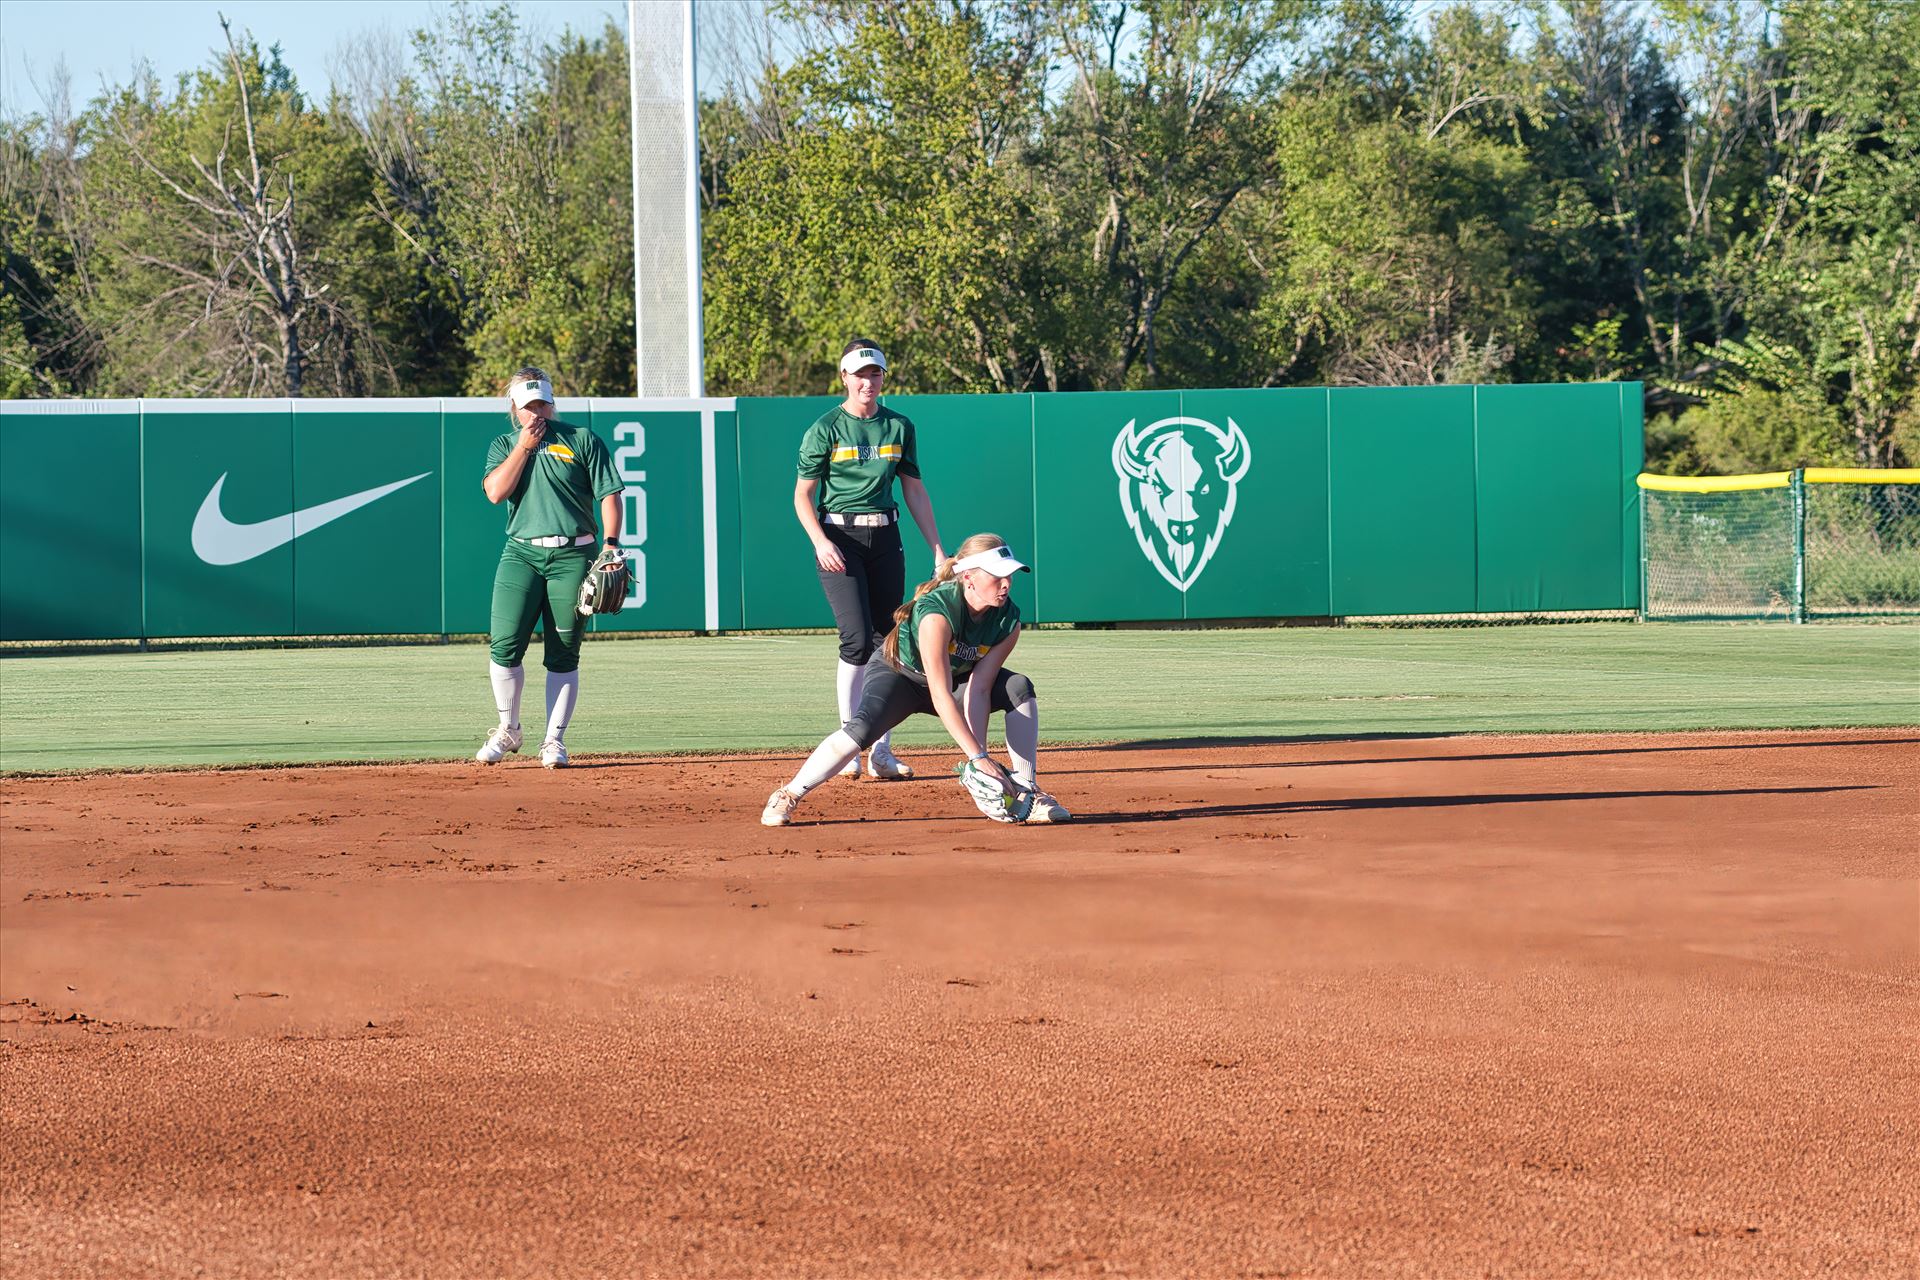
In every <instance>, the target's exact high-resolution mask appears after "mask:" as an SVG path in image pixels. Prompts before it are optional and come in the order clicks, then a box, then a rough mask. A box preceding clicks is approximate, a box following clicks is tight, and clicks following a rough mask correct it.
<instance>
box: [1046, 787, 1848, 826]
mask: <svg viewBox="0 0 1920 1280" xmlns="http://www.w3.org/2000/svg"><path fill="white" fill-rule="evenodd" d="M1884 789H1885V788H1884V787H1882V786H1880V785H1879V784H1876V783H1852V784H1848V785H1844V786H1831V787H1728V788H1724V789H1718V788H1708V789H1702V790H1681V789H1675V790H1668V791H1531V792H1529V791H1518V792H1510V793H1491V794H1485V795H1458V796H1353V797H1350V798H1346V799H1331V800H1274V801H1267V802H1262V803H1259V804H1201V805H1189V806H1187V807H1184V808H1169V809H1145V810H1136V811H1133V812H1124V811H1123V812H1113V813H1075V814H1074V815H1073V825H1074V826H1076V827H1084V826H1125V825H1130V824H1133V823H1141V822H1185V821H1190V820H1192V819H1194V818H1249V817H1260V816H1262V815H1270V814H1287V813H1340V812H1345V811H1351V810H1364V809H1452V808H1463V807H1468V806H1474V805H1489V804H1557V803H1565V802H1570V801H1576V800H1658V799H1669V798H1671V799H1683V800H1699V799H1707V798H1711V797H1716V796H1802V795H1827V794H1830V793H1832V792H1837V791H1881V790H1884Z"/></svg>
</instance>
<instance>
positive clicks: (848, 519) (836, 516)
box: [820, 511, 900, 529]
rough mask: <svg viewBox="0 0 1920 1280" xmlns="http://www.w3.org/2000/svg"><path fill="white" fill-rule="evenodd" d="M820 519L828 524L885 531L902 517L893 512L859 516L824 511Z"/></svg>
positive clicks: (875, 512) (869, 513) (877, 512)
mask: <svg viewBox="0 0 1920 1280" xmlns="http://www.w3.org/2000/svg"><path fill="white" fill-rule="evenodd" d="M820 518H821V519H822V520H823V521H825V522H826V523H828V524H850V525H853V526H854V527H855V528H857V529H884V528H886V527H887V526H888V525H890V524H892V523H893V522H894V521H895V520H898V519H899V518H900V517H899V516H897V515H896V514H894V513H893V512H891V511H873V512H868V513H866V514H864V515H857V516H853V515H847V514H846V513H844V512H840V511H822V512H821V513H820Z"/></svg>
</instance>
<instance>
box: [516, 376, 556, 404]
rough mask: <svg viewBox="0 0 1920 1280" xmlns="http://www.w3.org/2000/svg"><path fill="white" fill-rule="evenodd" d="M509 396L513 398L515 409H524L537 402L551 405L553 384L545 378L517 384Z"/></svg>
mask: <svg viewBox="0 0 1920 1280" xmlns="http://www.w3.org/2000/svg"><path fill="white" fill-rule="evenodd" d="M509 394H511V395H512V396H513V407H514V408H516V409H524V408H526V407H527V406H528V405H530V404H532V403H533V402H534V401H535V400H545V401H548V402H549V403H551V402H552V400H553V384H552V383H550V382H548V381H547V380H546V379H545V378H538V379H535V380H534V381H532V382H516V383H514V384H513V389H512V391H511V392H510V393H509Z"/></svg>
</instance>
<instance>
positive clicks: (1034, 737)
mask: <svg viewBox="0 0 1920 1280" xmlns="http://www.w3.org/2000/svg"><path fill="white" fill-rule="evenodd" d="M1026 567H1027V566H1026V565H1024V564H1022V563H1020V561H1019V560H1017V559H1015V558H1014V554H1013V552H1012V551H1010V550H1009V549H1008V548H1007V544H1006V541H1005V540H1004V539H1002V538H1001V537H999V536H998V535H997V534H991V533H976V534H975V535H974V536H973V537H971V538H968V539H967V540H966V541H965V542H963V543H961V544H960V551H959V554H958V555H957V556H956V557H955V558H954V560H953V561H952V563H950V564H946V565H942V566H941V569H940V572H939V573H938V574H936V575H935V576H934V577H933V578H932V579H931V580H930V581H927V582H923V583H921V584H920V587H919V589H918V590H917V591H915V592H914V597H913V600H912V601H911V602H909V603H907V604H904V605H901V606H900V608H899V609H898V610H897V611H896V612H895V614H894V618H895V621H896V625H895V627H894V628H893V630H892V631H891V632H890V633H889V634H888V636H887V638H886V642H885V643H884V644H883V645H882V647H881V650H880V652H879V654H878V655H877V656H876V657H875V658H874V660H873V664H872V665H871V666H870V667H869V668H868V671H867V679H866V687H865V692H864V694H863V696H862V697H861V700H860V707H859V709H858V710H857V711H856V712H855V713H854V714H853V716H852V717H850V718H849V719H848V721H847V723H846V724H845V725H844V726H842V727H841V728H840V729H838V730H836V731H835V732H833V733H830V734H828V735H827V737H826V740H825V741H823V742H821V744H820V745H819V746H817V747H815V748H814V749H813V754H812V755H810V756H808V757H807V762H806V763H805V764H803V765H801V766H800V772H798V773H796V774H795V775H794V777H793V781H791V782H789V783H788V784H787V785H786V786H784V787H781V788H780V789H779V790H778V791H776V792H774V793H773V794H772V795H771V796H769V797H767V805H766V808H765V809H764V810H763V811H762V812H761V814H760V821H761V822H762V823H763V824H765V825H766V826H769V827H784V826H786V825H787V823H789V822H790V821H792V819H793V812H794V809H795V808H796V807H797V806H798V805H799V803H800V800H801V797H803V796H805V795H806V794H807V793H808V792H809V791H812V790H813V789H814V788H815V787H817V786H819V785H820V784H821V783H823V782H825V781H826V780H827V779H828V778H831V777H832V776H833V775H834V774H835V773H837V772H839V770H840V768H841V766H842V765H844V764H845V763H846V762H847V761H848V760H850V759H857V758H858V757H859V754H860V752H861V750H862V749H863V748H864V747H866V746H867V745H868V744H870V743H872V742H875V741H877V740H878V739H879V737H880V735H881V734H883V733H885V732H887V731H888V730H890V729H892V728H893V727H894V726H895V725H897V724H899V723H900V722H901V721H902V720H905V719H906V718H907V717H908V716H910V715H913V714H915V713H916V712H918V713H922V714H926V715H932V716H938V717H939V719H940V723H941V724H942V725H945V726H946V730H947V732H948V733H949V734H950V735H952V737H953V741H954V744H955V745H956V746H958V747H959V748H960V750H961V751H963V752H965V753H966V756H967V759H968V761H969V762H970V763H977V764H979V765H980V766H981V767H982V768H984V769H987V770H989V771H990V772H992V773H993V774H995V775H996V776H998V777H999V778H1000V780H1001V781H1002V782H1003V783H1008V784H1010V785H1012V786H1014V787H1016V788H1018V789H1020V790H1023V791H1028V792H1031V793H1033V808H1032V809H1031V810H1030V811H1029V813H1028V815H1027V819H1026V820H1027V821H1028V822H1065V821H1067V819H1068V818H1069V817H1070V816H1071V815H1070V814H1069V813H1068V812H1067V809H1066V806H1065V805H1063V804H1061V803H1060V802H1059V801H1058V800H1056V799H1054V798H1053V797H1052V796H1050V795H1048V794H1047V793H1046V792H1044V791H1041V790H1040V787H1039V782H1038V776H1037V775H1038V769H1039V754H1040V708H1039V701H1038V699H1037V697H1036V696H1035V694H1034V689H1033V681H1031V680H1029V679H1028V678H1027V677H1025V676H1023V675H1021V674H1020V673H1019V672H1017V671H1008V670H1007V669H1006V662H1007V655H1008V654H1010V653H1012V652H1013V646H1014V645H1015V644H1016V643H1017V642H1018V641H1019V639H1020V609H1019V607H1018V606H1017V605H1015V604H1014V603H1013V601H1012V600H1011V599H1009V598H1008V585H1009V583H1008V580H1009V579H1010V578H1012V577H1013V575H1014V574H1016V573H1018V572H1020V571H1021V570H1023V569H1025V568H1026ZM956 693H957V694H958V695H959V696H958V697H956V696H955V694H956ZM994 711H1000V712H1004V713H1005V714H1006V718H1007V721H1006V725H1007V756H1008V758H1009V759H1011V760H1012V761H1013V768H1012V769H1011V770H1008V769H1006V768H1004V767H1002V766H1001V764H1000V763H999V762H998V761H996V760H994V759H993V758H992V757H990V756H989V755H988V754H987V716H988V715H989V714H990V713H991V712H994Z"/></svg>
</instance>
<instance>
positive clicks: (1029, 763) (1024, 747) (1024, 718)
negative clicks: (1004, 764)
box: [1007, 698, 1040, 787]
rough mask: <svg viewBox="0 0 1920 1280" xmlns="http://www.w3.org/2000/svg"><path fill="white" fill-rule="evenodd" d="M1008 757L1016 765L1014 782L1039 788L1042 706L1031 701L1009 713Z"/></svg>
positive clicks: (1029, 699) (1014, 767)
mask: <svg viewBox="0 0 1920 1280" xmlns="http://www.w3.org/2000/svg"><path fill="white" fill-rule="evenodd" d="M1007 755H1008V757H1009V758H1011V759H1012V761H1013V780H1014V781H1015V782H1017V783H1019V784H1020V785H1021V786H1023V787H1034V786H1038V785H1039V778H1038V769H1039V764H1040V703H1039V702H1038V700H1036V699H1033V698H1028V699H1027V700H1026V701H1025V702H1023V703H1021V704H1020V705H1019V706H1017V707H1015V708H1014V709H1013V710H1011V711H1009V712H1007Z"/></svg>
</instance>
